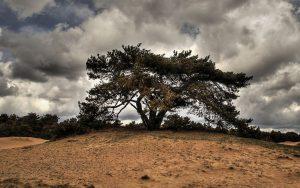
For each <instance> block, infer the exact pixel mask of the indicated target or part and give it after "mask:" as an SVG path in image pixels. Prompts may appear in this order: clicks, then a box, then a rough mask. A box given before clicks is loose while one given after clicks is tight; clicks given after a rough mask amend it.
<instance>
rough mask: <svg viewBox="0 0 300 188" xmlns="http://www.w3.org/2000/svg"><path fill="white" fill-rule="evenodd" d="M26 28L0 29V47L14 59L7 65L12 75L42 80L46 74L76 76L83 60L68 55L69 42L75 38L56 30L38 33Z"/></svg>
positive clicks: (82, 64) (82, 65)
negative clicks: (0, 33) (16, 31)
mask: <svg viewBox="0 0 300 188" xmlns="http://www.w3.org/2000/svg"><path fill="white" fill-rule="evenodd" d="M31 29H32V28H29V30H28V31H27V30H26V31H24V32H22V33H15V32H12V31H8V30H3V31H2V37H1V38H0V49H1V48H4V49H9V50H10V52H11V54H12V55H13V56H14V57H15V58H16V59H15V61H14V63H13V64H11V69H12V77H13V78H21V79H28V80H31V81H36V82H45V81H47V79H48V76H61V77H65V78H68V79H77V78H78V76H79V75H80V74H81V73H82V70H83V69H84V62H78V61H77V60H76V59H72V57H68V54H67V53H68V50H69V46H68V44H69V45H70V43H69V41H68V40H71V41H72V42H75V41H74V40H76V37H75V38H74V36H72V35H69V36H68V37H65V35H63V34H61V33H60V29H59V28H58V29H57V30H56V32H53V33H49V32H38V33H35V31H31Z"/></svg>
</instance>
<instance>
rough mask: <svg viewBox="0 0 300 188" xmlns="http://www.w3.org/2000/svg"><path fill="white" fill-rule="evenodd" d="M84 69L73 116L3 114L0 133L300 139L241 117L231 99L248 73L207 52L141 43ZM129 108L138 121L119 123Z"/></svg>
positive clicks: (245, 83)
mask: <svg viewBox="0 0 300 188" xmlns="http://www.w3.org/2000/svg"><path fill="white" fill-rule="evenodd" d="M86 67H87V71H88V76H89V78H90V79H93V80H96V81H98V83H97V84H96V85H95V86H94V87H93V88H92V89H91V90H89V91H88V97H87V98H86V100H85V101H83V102H79V108H80V113H79V115H78V116H77V118H72V119H68V120H65V121H63V122H58V119H59V118H58V116H56V115H50V114H46V115H43V116H39V115H37V114H35V113H29V114H28V115H26V116H23V117H18V116H16V115H7V114H2V115H1V116H0V136H33V137H41V138H46V139H58V138H62V137H65V136H69V135H75V134H84V133H86V132H90V131H97V130H99V129H104V128H120V129H124V128H126V129H131V130H143V129H146V130H150V131H152V130H173V131H180V130H194V131H196V130H197V131H208V132H218V133H225V134H232V135H237V136H241V137H248V138H255V139H261V140H267V141H274V142H282V141H287V140H290V141H300V135H299V134H297V133H293V132H288V133H281V132H279V131H272V132H263V131H260V129H259V128H258V127H253V126H250V125H249V123H250V122H251V121H252V120H251V119H242V118H239V111H237V110H236V107H235V106H234V105H233V100H234V99H236V98H237V97H238V95H237V93H238V92H239V89H240V88H243V87H246V86H248V85H249V81H250V80H251V79H252V77H251V76H246V74H244V73H233V72H223V71H221V70H219V69H217V68H216V67H215V63H214V62H212V61H211V60H210V57H209V56H208V57H205V58H199V57H198V56H197V55H192V52H191V51H182V52H176V51H174V53H173V55H172V56H171V57H165V56H164V55H163V54H154V53H152V52H151V51H150V50H146V49H142V48H140V44H139V45H137V46H123V49H122V50H113V51H111V52H108V53H107V54H106V55H99V54H98V55H97V56H91V57H90V58H89V59H88V60H87V63H86ZM127 107H131V108H133V109H135V110H136V112H137V113H138V114H139V115H140V118H141V120H142V123H138V124H137V123H135V122H131V123H129V124H127V125H122V123H121V122H120V120H119V114H120V113H121V112H122V111H123V110H124V109H126V108H127ZM182 109H187V110H189V113H191V114H194V115H197V116H201V117H203V119H204V120H205V121H204V122H203V123H197V122H193V121H191V120H190V119H189V118H187V117H180V116H179V115H176V114H174V112H175V111H178V110H182ZM166 114H174V115H169V116H167V117H166Z"/></svg>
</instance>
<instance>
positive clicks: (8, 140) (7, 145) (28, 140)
mask: <svg viewBox="0 0 300 188" xmlns="http://www.w3.org/2000/svg"><path fill="white" fill-rule="evenodd" d="M47 141H48V140H44V139H40V138H32V137H2V138H1V137H0V150H2V149H11V148H20V147H25V146H31V145H37V144H42V143H45V142H47Z"/></svg>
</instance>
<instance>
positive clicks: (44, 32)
mask: <svg viewBox="0 0 300 188" xmlns="http://www.w3.org/2000/svg"><path fill="white" fill-rule="evenodd" d="M299 7H300V0H184V1H183V0H74V1H71V0H0V113H9V114H10V113H16V114H19V115H23V114H26V113H28V112H37V113H41V114H43V113H55V114H58V115H60V116H62V117H70V116H74V115H76V114H77V113H78V105H77V102H78V101H79V100H82V99H83V98H84V97H85V95H86V90H88V89H89V88H90V87H91V86H92V83H91V82H90V81H89V80H88V79H87V77H86V72H85V62H86V59H87V58H88V57H89V56H90V55H91V54H96V53H105V52H106V51H108V50H111V49H114V48H120V47H121V45H122V44H137V43H140V42H141V43H143V47H145V48H150V49H152V50H153V51H154V52H157V53H165V54H170V52H172V51H173V50H183V49H192V50H193V53H195V54H199V55H200V56H206V55H211V57H212V59H213V60H214V61H215V62H216V65H217V67H218V68H220V69H222V70H224V71H236V72H246V73H247V74H249V75H253V76H254V80H253V81H252V85H251V86H250V87H248V88H246V89H243V90H241V92H240V96H241V97H240V98H239V99H238V100H237V101H236V105H237V106H238V108H239V110H240V111H241V115H242V116H243V117H252V118H253V119H254V124H257V125H260V127H262V128H273V129H293V130H296V131H300V8H299ZM126 118H127V119H128V118H131V119H135V118H136V115H135V114H134V113H133V112H132V111H130V110H127V111H126V112H125V113H124V114H123V119H126Z"/></svg>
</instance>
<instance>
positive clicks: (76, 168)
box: [0, 130, 300, 188]
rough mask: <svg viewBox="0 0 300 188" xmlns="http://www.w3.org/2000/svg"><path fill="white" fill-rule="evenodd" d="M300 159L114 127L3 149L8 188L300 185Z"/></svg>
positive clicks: (253, 145) (0, 176) (192, 136)
mask: <svg viewBox="0 0 300 188" xmlns="http://www.w3.org/2000/svg"><path fill="white" fill-rule="evenodd" d="M3 151H4V152H3ZM299 156H300V149H299V147H291V146H283V145H279V144H273V143H266V142H262V141H257V140H251V139H242V138H236V137H231V136H228V135H222V134H210V133H195V132H175V133H174V132H167V131H165V132H128V131H108V130H107V131H103V132H99V133H93V134H88V135H83V136H76V137H72V138H67V139H63V140H59V141H54V142H47V143H45V144H41V145H36V146H31V147H26V148H17V149H8V150H2V151H1V152H0V187H5V186H6V187H8V186H11V187H14V186H15V187H17V186H19V187H26V186H27V187H29V186H33V187H51V186H57V187H89V188H92V187H122V188H123V187H151V188H154V187H185V188H189V187H300V158H299Z"/></svg>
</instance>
